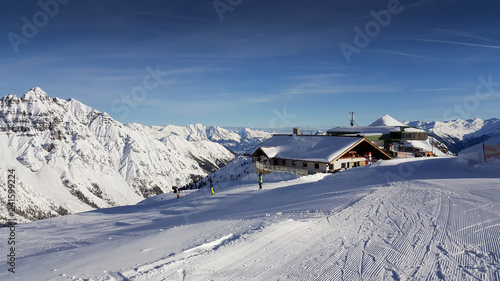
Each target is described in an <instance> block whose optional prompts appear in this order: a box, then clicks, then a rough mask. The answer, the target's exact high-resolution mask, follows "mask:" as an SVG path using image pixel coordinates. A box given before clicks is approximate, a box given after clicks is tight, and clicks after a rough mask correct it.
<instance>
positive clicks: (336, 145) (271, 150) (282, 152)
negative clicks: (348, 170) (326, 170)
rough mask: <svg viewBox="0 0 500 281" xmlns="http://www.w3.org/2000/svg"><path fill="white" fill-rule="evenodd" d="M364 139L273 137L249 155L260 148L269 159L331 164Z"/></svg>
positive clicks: (253, 150) (250, 152)
mask: <svg viewBox="0 0 500 281" xmlns="http://www.w3.org/2000/svg"><path fill="white" fill-rule="evenodd" d="M362 139H363V138H361V137H333V136H273V137H272V138H270V139H268V140H266V141H264V142H263V143H261V144H260V145H258V146H257V147H255V148H254V149H252V150H251V151H249V152H248V154H253V153H254V152H255V151H257V149H259V148H260V149H262V151H263V152H264V153H265V154H266V155H267V156H268V157H269V158H282V159H295V160H303V161H312V162H322V163H329V162H331V161H333V159H335V158H336V157H338V156H340V154H342V153H343V152H345V151H346V150H347V149H348V148H350V147H351V146H353V145H355V144H356V143H358V142H359V141H360V140H362Z"/></svg>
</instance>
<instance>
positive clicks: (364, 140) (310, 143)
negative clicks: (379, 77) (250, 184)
mask: <svg viewBox="0 0 500 281" xmlns="http://www.w3.org/2000/svg"><path fill="white" fill-rule="evenodd" d="M351 114H352V115H351ZM349 119H350V121H351V125H352V126H351V127H336V128H333V129H330V130H328V131H327V135H309V134H308V135H305V134H301V132H300V129H298V128H294V131H293V134H290V135H274V136H273V137H271V138H270V139H268V140H266V141H264V142H262V143H261V144H259V145H258V146H256V147H254V148H252V149H251V150H249V151H247V152H246V153H245V155H247V156H250V157H252V159H253V162H254V163H255V168H256V171H257V172H261V173H270V172H286V173H293V174H299V175H307V174H314V173H328V172H330V173H332V172H337V171H342V170H345V169H349V168H353V167H358V166H363V165H367V164H370V163H371V162H373V161H378V160H389V159H392V157H393V156H395V155H398V153H397V150H398V148H399V146H400V142H402V141H408V140H427V138H428V133H427V132H426V131H424V130H420V129H417V128H414V127H410V126H407V125H405V124H403V123H400V122H399V121H397V120H395V119H393V118H392V117H390V116H388V115H386V116H384V117H382V118H380V119H378V120H377V121H375V122H374V123H372V124H371V125H370V126H364V127H359V126H354V124H355V122H354V113H353V112H351V113H350V114H349Z"/></svg>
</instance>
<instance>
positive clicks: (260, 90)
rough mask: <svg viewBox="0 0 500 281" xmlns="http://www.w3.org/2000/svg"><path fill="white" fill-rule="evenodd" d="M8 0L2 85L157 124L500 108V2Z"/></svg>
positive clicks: (306, 122) (326, 122) (454, 114)
mask: <svg viewBox="0 0 500 281" xmlns="http://www.w3.org/2000/svg"><path fill="white" fill-rule="evenodd" d="M1 5H2V9H0V17H1V18H2V25H1V26H0V33H1V34H2V35H3V36H2V37H0V38H1V39H0V85H1V87H0V90H1V92H0V95H1V96H4V95H7V94H10V93H12V94H15V95H17V96H21V95H22V94H23V93H25V92H26V91H28V90H29V89H30V88H33V87H36V86H39V87H41V88H42V89H44V90H45V91H46V92H47V93H48V94H49V95H50V96H51V97H60V98H70V97H72V98H75V99H77V100H79V101H81V102H83V103H85V104H87V105H89V106H92V107H94V108H96V109H98V110H100V111H105V112H107V113H109V114H110V115H111V116H112V117H114V118H115V119H117V120H119V121H121V122H126V123H129V122H137V123H142V124H146V125H166V124H174V125H185V124H193V123H202V124H206V125H218V126H223V127H224V126H225V127H243V126H246V127H254V128H268V127H284V126H286V127H292V126H302V127H305V126H309V127H317V128H329V127H334V126H342V125H347V124H348V113H349V112H350V111H355V112H356V118H357V123H358V124H359V125H367V124H369V123H371V122H372V121H374V120H375V119H377V118H379V117H381V116H383V115H385V114H389V115H391V116H392V117H394V118H396V119H398V120H401V121H403V120H408V121H414V120H426V121H430V120H452V119H457V118H460V119H469V118H474V117H479V118H483V119H486V118H493V117H496V118H498V117H500V116H499V112H500V110H499V108H500V95H499V93H500V24H499V23H500V17H499V16H498V12H499V11H500V9H499V8H500V2H499V1H494V0H490V1H459V0H439V1H437V0H436V1H432V0H421V1H417V0H413V1H410V0H401V1H397V0H389V1H378V0H377V1H359V0H352V1H347V0H331V1H285V0H278V1H261V0H258V1H251V0H216V1H213V0H210V1H195V0H173V1H160V0H145V1H137V0H123V1H115V0H113V1H96V0H90V1H81V0H41V1H13V0H4V1H2V4H1ZM497 81H498V82H497Z"/></svg>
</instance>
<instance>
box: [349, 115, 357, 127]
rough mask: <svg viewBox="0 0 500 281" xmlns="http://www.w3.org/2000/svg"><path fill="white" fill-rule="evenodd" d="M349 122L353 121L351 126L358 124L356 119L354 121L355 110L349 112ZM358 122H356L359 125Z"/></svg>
mask: <svg viewBox="0 0 500 281" xmlns="http://www.w3.org/2000/svg"><path fill="white" fill-rule="evenodd" d="M349 122H350V123H351V127H353V126H354V124H356V121H354V111H352V112H349ZM357 125H358V124H356V126H357Z"/></svg>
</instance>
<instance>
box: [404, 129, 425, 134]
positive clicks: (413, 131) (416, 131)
mask: <svg viewBox="0 0 500 281" xmlns="http://www.w3.org/2000/svg"><path fill="white" fill-rule="evenodd" d="M404 131H405V132H406V133H423V132H426V131H425V130H422V129H418V128H404Z"/></svg>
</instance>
